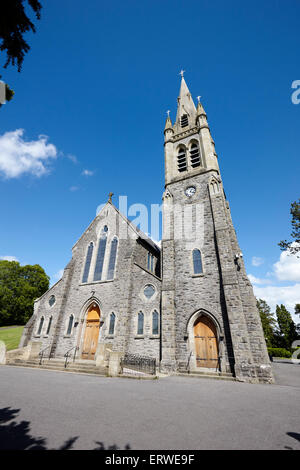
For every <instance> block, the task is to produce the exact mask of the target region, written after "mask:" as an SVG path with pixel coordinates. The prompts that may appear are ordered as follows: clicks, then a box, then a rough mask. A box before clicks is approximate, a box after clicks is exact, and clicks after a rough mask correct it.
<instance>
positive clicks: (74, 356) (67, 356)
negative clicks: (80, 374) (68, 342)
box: [64, 346, 79, 369]
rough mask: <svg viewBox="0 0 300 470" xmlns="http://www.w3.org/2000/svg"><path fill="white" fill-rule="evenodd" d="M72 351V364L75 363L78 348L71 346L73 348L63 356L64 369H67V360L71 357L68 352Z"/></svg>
mask: <svg viewBox="0 0 300 470" xmlns="http://www.w3.org/2000/svg"><path fill="white" fill-rule="evenodd" d="M73 349H74V354H73V362H75V358H76V353H77V351H78V349H79V347H78V346H73V348H71V349H69V350H68V351H67V352H66V354H65V355H64V357H65V358H66V360H65V369H66V368H67V365H68V362H69V361H68V359H69V357H70V356H71V354H70V352H71V351H73Z"/></svg>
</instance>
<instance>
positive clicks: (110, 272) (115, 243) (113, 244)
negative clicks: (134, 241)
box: [107, 238, 118, 280]
mask: <svg viewBox="0 0 300 470" xmlns="http://www.w3.org/2000/svg"><path fill="white" fill-rule="evenodd" d="M117 249H118V239H117V238H114V239H113V241H112V242H111V248H110V257H109V264H108V270H107V279H108V280H111V279H113V278H114V274H115V265H116V257H117Z"/></svg>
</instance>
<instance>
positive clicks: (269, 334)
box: [256, 299, 276, 347]
mask: <svg viewBox="0 0 300 470" xmlns="http://www.w3.org/2000/svg"><path fill="white" fill-rule="evenodd" d="M256 305H257V308H258V311H259V314H260V319H261V323H262V327H263V330H264V336H265V339H266V343H267V346H269V347H271V346H272V345H273V341H274V329H275V325H276V321H275V318H274V314H273V313H271V309H270V307H269V305H268V304H267V302H266V301H265V300H262V299H257V300H256Z"/></svg>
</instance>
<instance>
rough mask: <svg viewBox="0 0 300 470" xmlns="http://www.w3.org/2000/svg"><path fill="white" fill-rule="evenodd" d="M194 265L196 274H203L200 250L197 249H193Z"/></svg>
mask: <svg viewBox="0 0 300 470" xmlns="http://www.w3.org/2000/svg"><path fill="white" fill-rule="evenodd" d="M193 265H194V274H201V273H202V272H203V268H202V259H201V252H200V250H197V249H196V250H194V251H193Z"/></svg>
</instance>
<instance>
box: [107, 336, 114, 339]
mask: <svg viewBox="0 0 300 470" xmlns="http://www.w3.org/2000/svg"><path fill="white" fill-rule="evenodd" d="M114 337H115V335H107V336H105V338H106V339H114Z"/></svg>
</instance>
